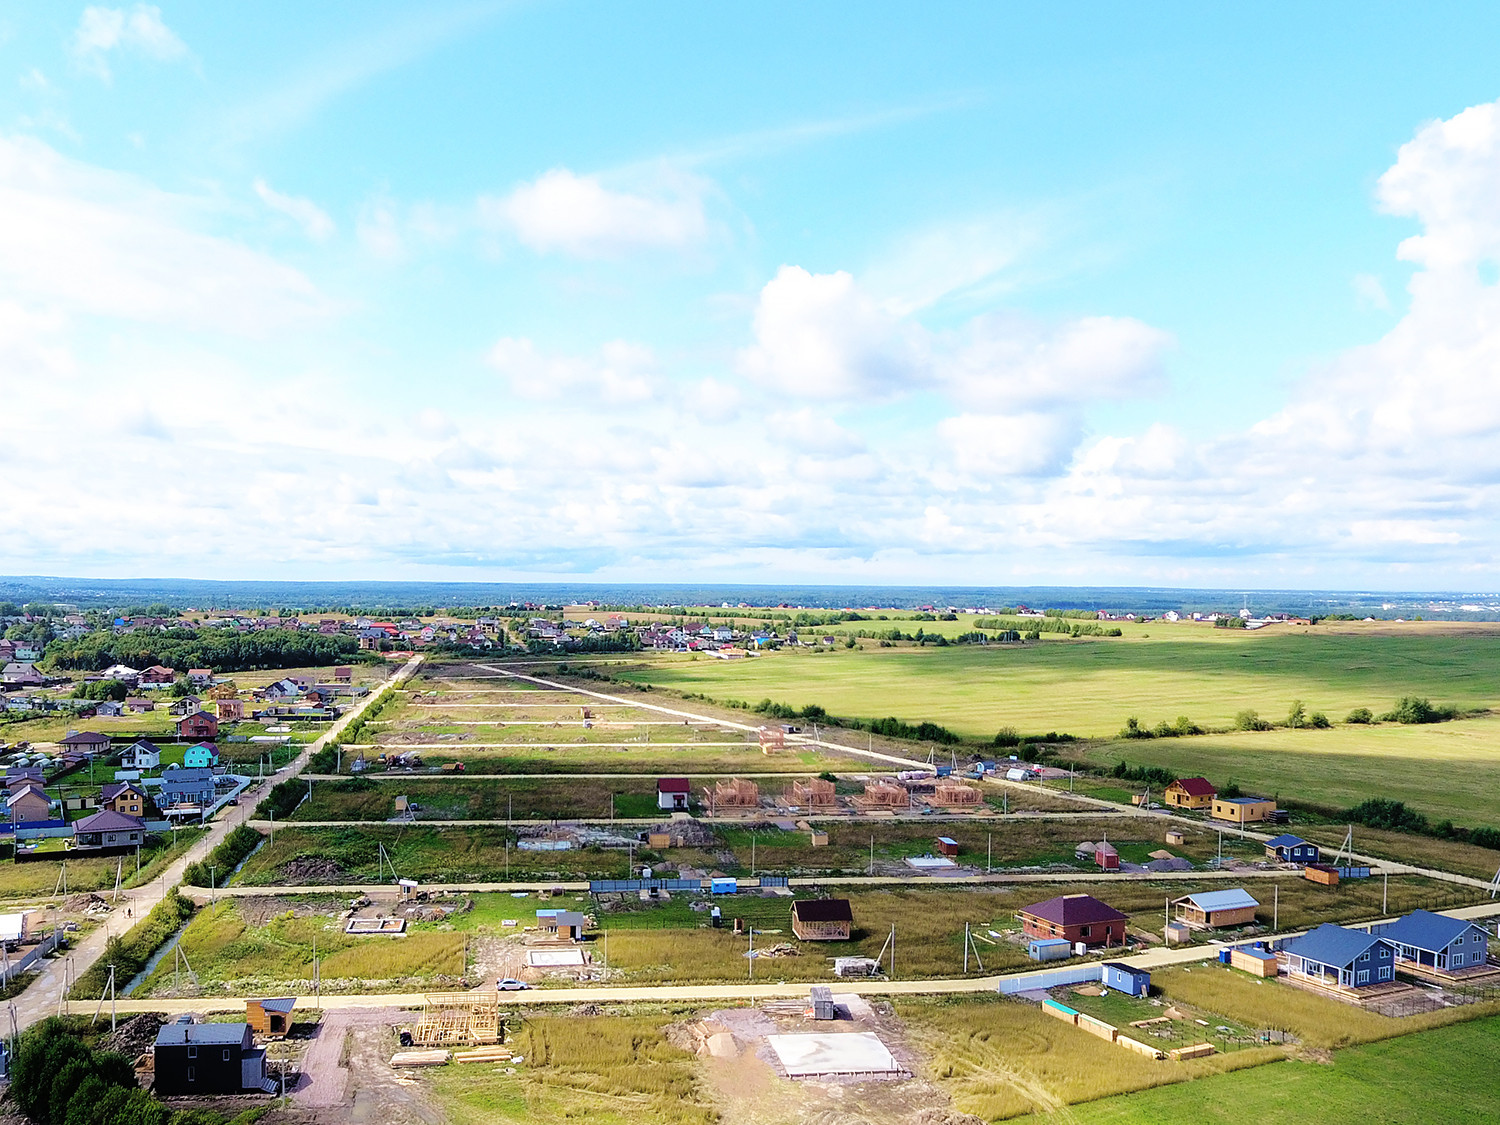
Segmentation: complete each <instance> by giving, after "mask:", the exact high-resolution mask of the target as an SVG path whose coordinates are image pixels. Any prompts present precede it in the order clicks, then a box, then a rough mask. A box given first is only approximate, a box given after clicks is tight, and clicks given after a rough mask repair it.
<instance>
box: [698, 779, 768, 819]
mask: <svg viewBox="0 0 1500 1125" xmlns="http://www.w3.org/2000/svg"><path fill="white" fill-rule="evenodd" d="M703 803H704V804H706V805H707V806H708V807H709V808H710V809H712V810H714V811H715V812H717V811H718V810H719V809H753V808H757V807H759V805H760V786H759V785H757V784H755V782H753V781H745V780H743V779H741V778H737V777H735V778H727V779H725V780H723V781H720V782H717V783H716V784H715V785H714V787H713V788H712V789H710V788H708V787H707V786H704V789H703Z"/></svg>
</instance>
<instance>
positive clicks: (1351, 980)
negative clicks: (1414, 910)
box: [1281, 922, 1396, 988]
mask: <svg viewBox="0 0 1500 1125" xmlns="http://www.w3.org/2000/svg"><path fill="white" fill-rule="evenodd" d="M1281 951H1282V952H1283V953H1285V954H1286V955H1287V973H1288V975H1290V976H1294V977H1302V978H1303V979H1305V980H1311V981H1314V982H1316V983H1318V984H1322V985H1326V986H1329V987H1339V988H1368V987H1369V986H1370V985H1372V984H1388V983H1390V982H1391V981H1393V980H1395V979H1396V946H1395V944H1394V943H1393V942H1391V941H1389V940H1388V939H1386V938H1384V937H1378V936H1376V935H1375V934H1367V933H1365V931H1364V930H1349V929H1345V928H1344V927H1343V926H1335V925H1334V924H1333V923H1332V922H1324V923H1323V924H1322V925H1321V926H1319V927H1318V928H1317V929H1316V930H1313V931H1312V932H1311V933H1307V934H1304V935H1303V936H1302V937H1299V938H1291V939H1289V940H1288V941H1287V942H1285V943H1284V944H1283V945H1282V947H1281Z"/></svg>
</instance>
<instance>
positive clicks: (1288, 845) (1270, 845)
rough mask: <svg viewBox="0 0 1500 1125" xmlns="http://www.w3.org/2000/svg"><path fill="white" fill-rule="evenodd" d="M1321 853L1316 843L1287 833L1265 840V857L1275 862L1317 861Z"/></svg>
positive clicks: (1320, 857)
mask: <svg viewBox="0 0 1500 1125" xmlns="http://www.w3.org/2000/svg"><path fill="white" fill-rule="evenodd" d="M1322 857H1323V853H1322V851H1321V850H1320V849H1319V848H1318V845H1317V844H1309V843H1308V842H1307V841H1306V840H1304V839H1303V838H1302V837H1301V836H1293V835H1291V834H1290V833H1287V834H1285V835H1282V836H1277V837H1276V838H1275V839H1273V840H1267V841H1266V858H1267V859H1270V860H1274V861H1276V862H1277V863H1317V862H1318V861H1319V860H1320V859H1322Z"/></svg>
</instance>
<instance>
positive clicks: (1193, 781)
mask: <svg viewBox="0 0 1500 1125" xmlns="http://www.w3.org/2000/svg"><path fill="white" fill-rule="evenodd" d="M1172 785H1175V786H1177V788H1179V789H1181V790H1182V791H1183V792H1184V793H1186V794H1187V795H1188V796H1189V797H1212V796H1213V795H1214V794H1215V793H1217V792H1218V790H1217V789H1215V788H1214V787H1213V785H1211V784H1210V783H1209V780H1208V779H1207V778H1206V777H1179V778H1178V779H1177V780H1176V781H1174V782H1172ZM1167 788H1169V789H1170V788H1171V786H1170V785H1169V786H1168V787H1167Z"/></svg>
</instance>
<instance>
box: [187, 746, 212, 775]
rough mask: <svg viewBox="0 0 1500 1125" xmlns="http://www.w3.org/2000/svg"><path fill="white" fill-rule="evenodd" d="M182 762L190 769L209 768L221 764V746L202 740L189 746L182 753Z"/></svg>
mask: <svg viewBox="0 0 1500 1125" xmlns="http://www.w3.org/2000/svg"><path fill="white" fill-rule="evenodd" d="M182 764H183V765H184V766H186V767H187V768H188V769H209V768H211V767H213V766H216V765H218V764H219V748H218V747H217V746H215V745H214V744H213V743H212V742H200V743H198V744H197V745H196V746H189V747H188V748H187V750H186V751H184V752H183V755H182Z"/></svg>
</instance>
